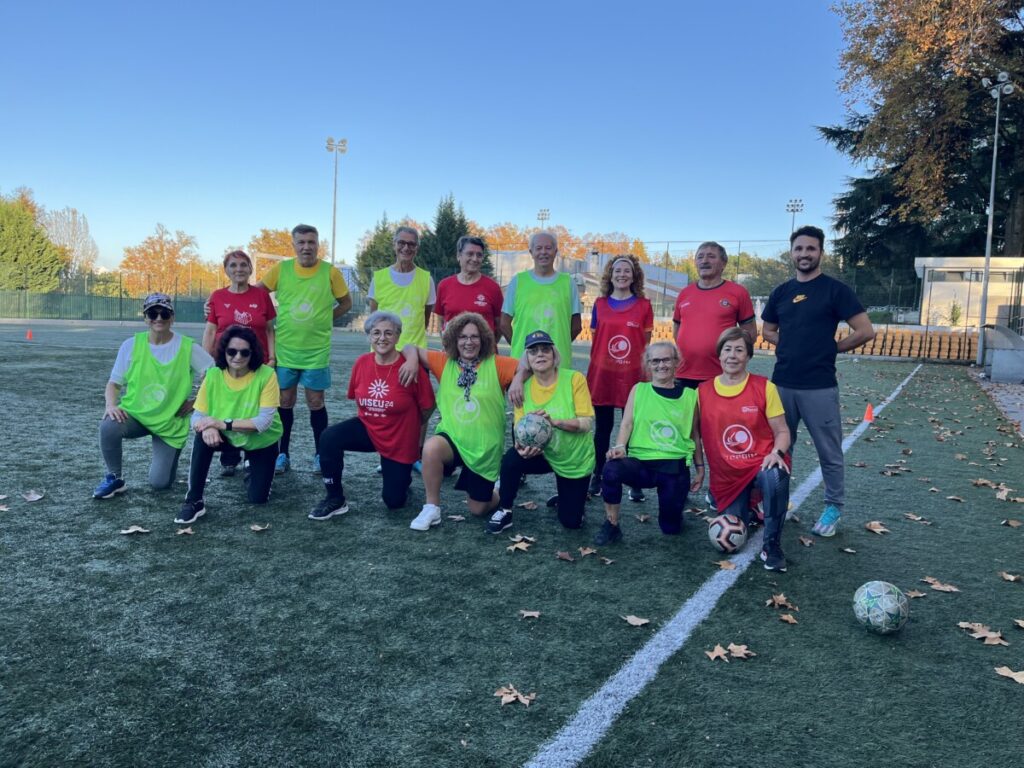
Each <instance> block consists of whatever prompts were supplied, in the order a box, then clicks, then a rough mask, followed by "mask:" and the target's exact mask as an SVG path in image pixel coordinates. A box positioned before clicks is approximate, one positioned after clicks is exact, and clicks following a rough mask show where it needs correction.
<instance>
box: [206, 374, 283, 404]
mask: <svg viewBox="0 0 1024 768" xmlns="http://www.w3.org/2000/svg"><path fill="white" fill-rule="evenodd" d="M212 370H216V369H212ZM255 375H256V374H255V372H253V371H249V372H248V373H247V374H245V376H242V377H240V378H237V379H236V378H235V377H234V376H225V377H224V382H225V383H226V384H227V385H228V389H230V390H231V391H232V392H241V391H242V390H243V389H245V388H246V387H247V386H249V384H250V383H251V382H252V379H253V376H255ZM194 407H195V409H196V410H197V411H199V412H200V413H205V414H209V413H210V404H209V403H208V402H207V401H206V379H205V378H204V379H203V383H202V384H200V385H199V392H197V393H196V402H195V406H194ZM280 407H281V388H280V386H278V383H277V376H270V377H268V378H267V383H266V384H264V385H263V390H262V391H261V392H260V408H280Z"/></svg>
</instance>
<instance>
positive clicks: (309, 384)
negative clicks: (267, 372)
mask: <svg viewBox="0 0 1024 768" xmlns="http://www.w3.org/2000/svg"><path fill="white" fill-rule="evenodd" d="M277 384H278V386H279V387H280V388H281V389H292V388H293V387H297V386H298V385H299V384H301V385H302V386H303V387H305V388H306V389H312V390H315V391H318V392H323V391H325V390H328V389H330V388H331V369H330V368H329V367H328V368H310V369H308V370H305V371H304V370H302V369H300V368H285V367H284V366H283V365H279V366H277Z"/></svg>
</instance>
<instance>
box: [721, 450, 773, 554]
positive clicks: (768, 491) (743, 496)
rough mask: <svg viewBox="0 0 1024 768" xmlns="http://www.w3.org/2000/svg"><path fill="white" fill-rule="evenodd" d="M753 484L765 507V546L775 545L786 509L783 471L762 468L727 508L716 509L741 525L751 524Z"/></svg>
mask: <svg viewBox="0 0 1024 768" xmlns="http://www.w3.org/2000/svg"><path fill="white" fill-rule="evenodd" d="M755 487H756V488H758V489H759V490H760V491H761V504H762V506H763V507H764V541H765V546H766V547H767V546H772V545H777V544H778V543H779V540H780V538H781V536H782V526H783V525H784V524H785V522H786V511H787V510H788V509H789V473H788V472H786V471H785V470H782V469H779V468H778V467H772V468H771V469H762V470H761V471H759V472H758V473H757V475H755V476H754V479H753V480H752V481H751V482H750V485H748V486H747V487H746V488H744V489H743V490H742V491H740V495H739V496H737V497H736V498H735V499H734V500H733V502H732V503H731V504H730V505H729V506H728V507H726V508H725V509H719V510H718V512H719V514H722V515H736V516H737V517H738V518H740V520H742V521H743V522H744V524H746V525H750V515H751V511H750V492H751V491H752V490H754V488H755Z"/></svg>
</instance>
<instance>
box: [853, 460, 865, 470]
mask: <svg viewBox="0 0 1024 768" xmlns="http://www.w3.org/2000/svg"><path fill="white" fill-rule="evenodd" d="M867 465H868V463H867V462H866V461H855V462H853V466H855V467H859V468H861V469H863V468H864V467H866V466H867Z"/></svg>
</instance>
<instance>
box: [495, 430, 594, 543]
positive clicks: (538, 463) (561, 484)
mask: <svg viewBox="0 0 1024 768" xmlns="http://www.w3.org/2000/svg"><path fill="white" fill-rule="evenodd" d="M549 472H554V470H553V469H552V468H551V465H550V464H548V460H547V459H545V458H544V454H540V455H539V456H534V457H533V458H532V459H524V458H523V457H522V456H520V455H519V451H517V450H516V449H515V448H514V447H513V448H509V449H508V450H507V451H506V452H505V455H504V456H503V457H502V458H501V489H500V490H499V491H498V506H499V507H501V509H512V505H513V504H515V502H516V492H517V491H518V490H519V483H520V482H521V480H522V478H523V475H546V474H548V473H549ZM555 484H556V486H557V488H558V521H559V522H560V523H561V524H562V525H564V526H565V527H566V528H580V527H581V526H582V525H583V513H584V511H585V509H584V507H585V506H586V503H587V487H588V486H589V485H590V476H589V475H584V476H583V477H562V476H561V475H559V474H555Z"/></svg>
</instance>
